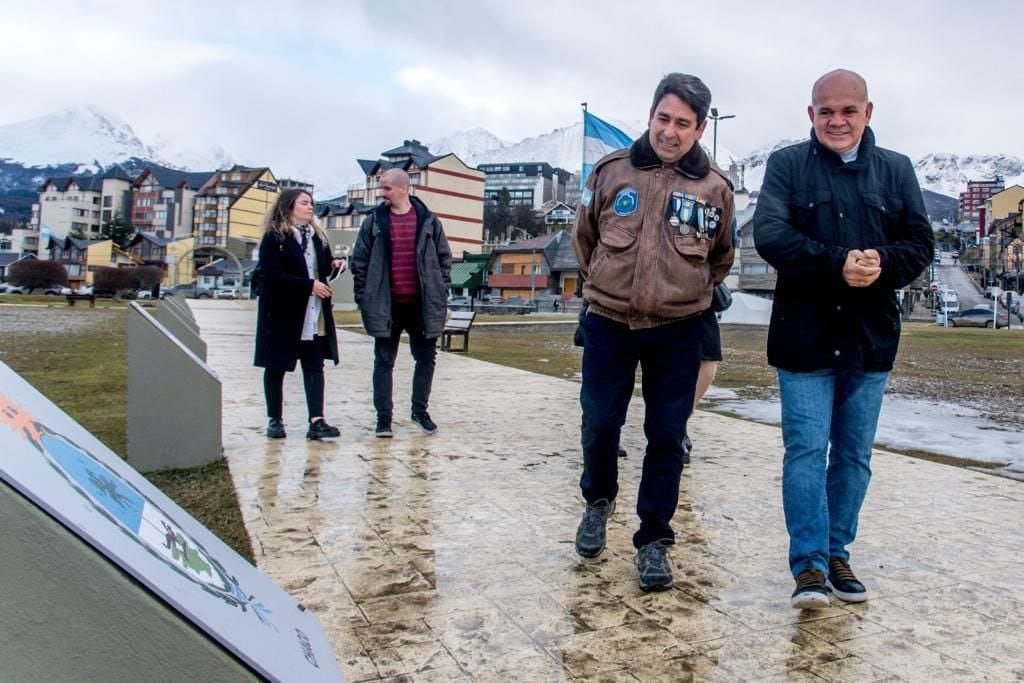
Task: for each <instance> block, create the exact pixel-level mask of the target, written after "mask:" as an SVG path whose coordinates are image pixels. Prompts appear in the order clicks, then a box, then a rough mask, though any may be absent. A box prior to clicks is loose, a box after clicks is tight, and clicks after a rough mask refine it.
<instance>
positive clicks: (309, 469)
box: [189, 301, 1024, 681]
mask: <svg viewBox="0 0 1024 683" xmlns="http://www.w3.org/2000/svg"><path fill="white" fill-rule="evenodd" d="M189 303H190V305H191V306H192V307H193V310H194V311H195V312H196V317H197V320H198V322H199V324H200V326H201V328H202V336H203V338H204V340H205V341H206V343H207V345H208V354H209V363H210V364H211V365H212V366H213V368H214V369H215V370H216V371H217V373H218V374H219V375H220V378H221V381H222V382H223V384H224V387H223V395H224V412H223V414H224V445H225V452H226V455H227V457H228V460H229V462H230V466H231V472H232V475H233V477H234V481H235V486H236V489H237V491H238V496H239V501H240V504H241V508H242V513H243V516H244V518H245V521H246V525H247V527H248V529H249V533H250V536H251V538H252V541H253V545H254V551H255V555H256V558H257V562H258V564H259V566H260V567H261V568H262V569H264V570H265V571H266V572H267V573H268V574H269V575H270V576H271V577H273V578H274V579H275V580H276V581H277V582H278V583H279V584H281V585H282V586H283V587H284V588H285V589H286V590H288V591H290V592H291V593H292V594H293V595H295V596H296V598H297V599H299V600H300V601H301V602H302V603H303V604H305V605H306V606H307V607H309V608H310V609H313V610H315V612H316V613H317V615H318V616H319V618H320V620H321V623H322V624H323V626H324V628H325V629H326V631H327V633H328V636H329V637H330V639H331V642H332V644H333V647H334V649H335V654H336V655H337V657H338V661H339V663H340V665H341V667H342V669H343V671H344V673H345V677H346V680H348V681H372V680H413V681H435V680H444V681H448V680H479V681H490V680H517V681H518V680H523V681H558V680H588V681H590V680H599V681H634V680H641V681H649V680H673V681H675V680H689V679H699V680H723V681H736V680H751V679H788V680H808V681H812V680H837V681H850V680H857V681H860V680H942V681H946V680H970V681H977V680H1022V679H1024V571H1022V565H1021V557H1022V556H1024V535H1022V533H1021V520H1022V519H1024V484H1022V483H1021V482H1018V481H1012V480H1009V479H1005V478H1000V477H994V476H990V475H986V474H982V473H978V472H973V471H969V470H964V469H959V468H955V467H950V466H945V465H939V464H935V463H930V462H926V461H922V460H916V459H912V458H909V457H905V456H900V455H895V454H890V453H886V452H883V451H876V455H875V458H874V472H875V474H874V481H873V483H872V486H871V488H870V490H869V492H868V497H867V500H866V502H865V505H864V512H863V514H862V516H861V525H860V534H859V538H858V540H857V542H856V543H855V544H854V545H853V546H852V547H851V552H852V565H853V568H854V569H855V570H856V571H857V573H858V575H859V576H860V578H862V579H863V580H864V582H865V583H866V584H867V586H868V589H869V590H870V591H871V593H872V596H873V597H872V599H871V600H870V601H869V602H867V603H862V604H860V605H848V604H844V603H842V602H840V601H839V600H837V599H835V598H832V602H831V605H830V607H829V608H828V609H824V610H819V611H814V612H803V613H801V612H796V611H794V610H792V609H791V608H790V607H789V593H790V592H791V590H792V579H791V578H790V576H789V573H788V570H787V567H786V547H787V539H786V535H785V529H784V525H783V516H782V508H781V491H780V462H781V451H782V443H781V434H780V431H779V429H778V428H775V427H771V426H767V425H761V424H756V423H753V422H748V421H744V420H739V419H735V418H730V417H725V416H721V415H715V414H711V413H705V412H699V413H697V415H696V416H695V417H694V418H693V419H692V421H691V427H690V434H691V436H692V438H693V441H694V445H695V448H694V455H693V466H692V467H691V468H688V469H687V470H686V471H685V472H684V475H683V482H682V495H681V497H680V503H679V509H678V512H677V514H676V517H675V520H674V526H675V528H676V531H677V535H678V540H677V544H676V545H675V546H674V547H673V549H672V551H671V558H672V561H673V565H674V567H675V575H676V586H675V588H674V589H672V590H670V591H667V592H664V593H656V594H644V593H643V592H641V591H640V589H639V586H638V584H637V579H636V570H635V568H634V565H633V555H634V553H633V548H632V546H631V542H630V538H631V535H632V532H633V531H634V529H635V528H636V516H635V514H634V512H633V510H634V508H635V503H636V488H637V483H638V481H639V471H640V464H641V458H640V457H639V454H640V453H641V450H642V445H643V433H642V402H641V400H640V399H639V398H637V399H634V401H633V405H632V406H631V409H630V413H629V416H628V418H627V423H626V427H625V429H624V434H623V445H624V446H625V447H626V448H627V449H628V451H629V457H628V458H626V459H625V460H620V461H619V462H620V487H621V493H620V495H619V500H618V510H617V511H616V512H615V514H614V515H613V516H612V518H611V521H610V523H609V545H608V548H607V550H606V551H605V552H604V554H602V555H601V556H600V558H598V559H596V560H592V561H589V562H586V563H584V562H581V561H580V560H579V558H578V557H577V556H576V554H575V552H574V550H573V538H574V533H575V529H576V524H577V522H578V521H579V517H580V515H581V513H582V510H583V503H582V501H581V499H580V497H579V489H578V485H577V482H578V478H579V475H580V470H581V464H580V461H581V456H580V450H579V406H578V392H579V385H578V384H576V383H574V382H570V381H565V380H559V379H556V378H551V377H545V376H541V375H536V374H531V373H528V372H524V371H520V370H515V369H511V368H506V367H502V366H498V365H493V364H489V363H484V362H481V361H477V360H474V359H473V358H472V356H468V357H467V356H464V355H461V354H440V355H439V361H438V368H437V373H436V376H435V383H434V394H433V398H432V401H431V415H432V416H433V417H434V419H435V421H436V422H437V423H438V424H439V425H440V431H439V432H438V433H437V434H435V435H433V436H426V435H424V434H422V433H421V432H420V431H419V430H418V428H416V427H415V425H413V424H412V423H411V422H410V421H409V420H408V405H409V404H408V393H409V386H410V380H411V365H410V362H409V361H410V359H409V354H408V352H407V347H406V346H403V348H402V353H401V355H400V360H399V363H398V366H397V367H396V371H395V404H396V409H395V425H394V427H395V438H394V439H390V440H387V439H376V438H374V434H373V428H374V413H373V409H372V404H371V393H370V372H371V365H372V342H371V340H370V339H369V338H367V337H364V336H361V335H358V334H354V333H350V332H339V341H340V345H341V356H342V362H341V364H340V365H339V366H337V367H329V369H328V371H327V391H328V401H327V408H326V414H327V418H328V421H329V422H331V423H332V424H335V425H337V426H338V427H339V428H340V429H341V431H342V438H340V439H338V440H336V441H334V442H307V441H306V440H305V438H304V435H305V427H304V422H305V407H304V406H305V404H304V400H303V393H302V383H301V375H300V373H298V372H296V373H291V374H289V375H288V377H287V379H286V382H285V424H286V427H287V429H288V438H287V439H285V440H282V441H268V440H266V438H265V437H264V428H265V418H264V404H263V395H262V375H261V372H260V371H259V370H257V369H255V368H253V367H252V363H251V361H252V332H253V329H254V327H255V311H254V309H253V307H252V304H251V303H250V302H231V301H211V302H205V301H198V302H197V301H190V302H189ZM965 449H967V450H969V445H965ZM966 455H968V456H969V453H966Z"/></svg>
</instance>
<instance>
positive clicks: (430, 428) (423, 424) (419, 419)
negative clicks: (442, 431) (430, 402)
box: [412, 413, 437, 434]
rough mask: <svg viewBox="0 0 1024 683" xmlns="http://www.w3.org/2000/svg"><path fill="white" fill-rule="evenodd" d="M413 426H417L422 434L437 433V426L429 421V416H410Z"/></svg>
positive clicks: (421, 414) (424, 414)
mask: <svg viewBox="0 0 1024 683" xmlns="http://www.w3.org/2000/svg"><path fill="white" fill-rule="evenodd" d="M412 421H413V424H417V425H419V427H420V429H422V430H423V433H424V434H433V433H434V432H436V431H437V425H436V424H434V421H433V420H431V419H430V415H428V414H426V413H420V414H419V415H413V416H412Z"/></svg>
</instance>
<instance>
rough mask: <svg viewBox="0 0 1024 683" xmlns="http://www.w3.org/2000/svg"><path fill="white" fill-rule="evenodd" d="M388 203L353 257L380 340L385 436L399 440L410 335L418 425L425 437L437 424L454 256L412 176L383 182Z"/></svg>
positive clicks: (366, 318)
mask: <svg viewBox="0 0 1024 683" xmlns="http://www.w3.org/2000/svg"><path fill="white" fill-rule="evenodd" d="M381 192H382V195H383V200H384V201H383V202H382V203H381V205H380V206H378V207H377V208H376V209H374V210H373V212H372V213H371V214H370V215H369V216H367V218H366V220H365V221H363V225H362V227H361V228H360V229H359V236H358V237H357V238H356V245H355V249H354V250H353V252H352V260H351V266H352V278H353V289H354V293H355V299H356V303H357V304H359V310H360V312H361V314H362V318H363V327H364V328H366V332H367V334H369V335H370V336H372V337H374V348H373V352H374V361H373V405H374V408H375V409H376V410H377V430H376V431H377V436H378V437H379V438H388V437H390V436H391V435H392V431H391V417H392V412H393V408H394V404H393V402H392V398H391V393H392V375H393V372H394V367H395V357H396V356H397V355H398V345H399V340H400V339H401V336H402V332H403V331H404V332H407V333H408V334H409V348H410V350H411V351H412V356H413V359H414V360H415V365H416V367H415V370H414V371H413V378H412V421H413V423H414V424H416V425H417V426H419V427H420V429H422V430H423V431H424V432H425V433H427V434H433V433H434V432H436V431H437V425H436V424H435V423H434V421H433V420H431V419H430V415H429V413H427V404H428V402H429V400H430V388H431V384H432V383H433V379H434V363H435V360H436V357H437V338H438V337H440V336H441V332H442V331H443V330H444V324H445V319H446V317H447V306H448V289H449V286H450V285H451V265H452V254H451V250H450V249H449V247H448V240H447V238H446V237H445V234H444V230H443V229H442V227H441V221H439V220H438V219H437V217H436V216H434V214H433V213H431V211H430V209H428V208H427V206H426V204H424V203H423V202H422V201H420V200H419V199H418V198H416V197H414V196H412V195H410V194H409V175H408V174H407V173H406V172H405V171H403V170H401V169H397V168H392V169H389V170H387V171H385V172H384V174H383V175H382V176H381Z"/></svg>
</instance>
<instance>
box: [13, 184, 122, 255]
mask: <svg viewBox="0 0 1024 683" xmlns="http://www.w3.org/2000/svg"><path fill="white" fill-rule="evenodd" d="M131 186H132V183H131V179H130V178H129V177H128V175H127V174H126V173H125V172H124V170H123V169H121V168H120V167H119V166H115V167H113V168H112V169H111V170H110V171H108V172H107V173H105V174H103V175H88V176H84V175H83V176H69V177H62V178H47V179H46V182H44V183H43V184H42V185H40V186H39V188H38V192H39V202H38V203H36V204H33V205H32V215H31V218H30V219H29V225H30V227H31V228H32V230H34V231H36V232H37V233H38V235H39V237H40V238H41V239H39V240H38V241H37V244H36V248H37V252H38V253H37V255H38V256H39V258H44V259H45V258H48V251H49V250H48V249H47V248H46V247H47V244H48V243H47V240H48V239H49V238H55V239H64V238H65V237H67V236H68V235H72V234H73V235H76V236H79V237H80V238H81V239H98V238H99V236H100V228H101V227H102V225H103V223H105V222H107V221H108V220H110V219H112V218H113V217H114V216H115V215H120V216H122V217H123V216H124V212H125V210H126V207H127V205H128V201H129V200H128V197H129V196H130V195H131ZM105 216H108V217H109V218H105Z"/></svg>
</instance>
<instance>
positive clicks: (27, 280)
mask: <svg viewBox="0 0 1024 683" xmlns="http://www.w3.org/2000/svg"><path fill="white" fill-rule="evenodd" d="M7 279H8V280H9V281H10V283H11V284H12V285H21V286H22V287H28V288H30V289H45V288H46V287H54V286H60V287H63V286H64V285H66V284H67V283H68V269H67V268H65V267H64V265H63V264H61V263H58V262H56V261H40V260H37V259H25V260H23V261H15V262H14V263H12V264H11V266H10V268H8V269H7Z"/></svg>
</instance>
